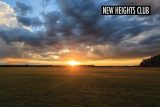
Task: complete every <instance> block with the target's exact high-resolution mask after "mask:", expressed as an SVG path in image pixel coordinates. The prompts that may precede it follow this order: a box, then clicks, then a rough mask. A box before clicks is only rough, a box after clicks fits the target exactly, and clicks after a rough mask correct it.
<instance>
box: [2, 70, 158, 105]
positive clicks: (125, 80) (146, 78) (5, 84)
mask: <svg viewBox="0 0 160 107" xmlns="http://www.w3.org/2000/svg"><path fill="white" fill-rule="evenodd" d="M0 107H160V68H129V67H128V68H125V67H124V68H123V67H112V68H92V67H90V68H56V67H53V68H0Z"/></svg>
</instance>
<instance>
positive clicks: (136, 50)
mask: <svg viewBox="0 0 160 107" xmlns="http://www.w3.org/2000/svg"><path fill="white" fill-rule="evenodd" d="M46 2H48V0H46ZM106 4H115V5H118V4H120V5H130V4H134V5H151V6H152V12H153V14H152V15H151V16H101V10H100V9H101V5H106ZM1 5H6V4H4V3H2V2H1ZM57 6H58V7H59V9H58V10H57V11H50V12H48V13H43V14H41V15H42V16H41V17H43V22H44V23H42V21H41V20H40V18H39V17H30V16H29V15H28V14H29V12H31V11H34V10H33V8H32V7H31V6H28V5H26V4H24V3H21V2H17V6H16V13H17V16H16V19H15V20H14V22H16V21H17V23H19V24H22V25H23V26H27V27H31V26H32V27H37V26H43V29H40V30H38V31H32V30H29V29H26V28H25V27H22V26H20V25H19V26H17V27H15V28H11V26H6V25H7V24H5V26H4V24H3V23H0V38H1V39H3V40H4V41H5V43H6V44H7V45H9V44H12V43H13V42H18V43H24V45H26V46H28V47H29V48H28V49H25V51H24V52H26V51H27V52H28V50H29V49H31V50H32V51H30V53H32V54H36V55H40V56H41V57H43V58H45V57H46V56H48V57H50V58H51V56H54V57H52V58H53V59H54V58H55V56H57V57H56V58H58V59H59V58H61V59H64V58H65V57H68V56H74V55H75V56H76V55H79V56H84V57H83V59H110V58H111V59H113V58H114V59H116V58H117V59H121V58H141V57H146V56H150V55H153V54H158V53H159V52H160V51H158V50H160V48H159V47H160V44H159V43H160V36H159V35H160V32H159V30H160V22H159V21H160V13H159V10H160V8H159V2H158V0H152V1H151V0H145V1H144V0H143V1H139V0H119V1H117V0H113V1H108V0H99V1H98V0H87V1H86V0H58V1H57ZM11 13H12V12H11ZM3 14H8V13H5V12H3ZM1 17H2V16H0V18H1ZM14 18H15V17H14ZM3 19H6V18H3ZM7 20H9V19H7ZM14 22H11V23H14ZM2 25H3V26H2ZM11 34H12V35H11ZM3 44H4V43H3ZM35 47H36V48H35ZM64 50H68V51H64ZM4 53H6V52H5V51H4ZM46 53H50V55H49V54H46ZM51 53H52V54H51ZM0 55H1V54H0ZM1 56H2V55H1ZM6 56H7V55H6Z"/></svg>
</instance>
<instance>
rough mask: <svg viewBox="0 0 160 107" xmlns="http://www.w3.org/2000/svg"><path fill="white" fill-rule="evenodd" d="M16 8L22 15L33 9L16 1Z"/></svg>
mask: <svg viewBox="0 0 160 107" xmlns="http://www.w3.org/2000/svg"><path fill="white" fill-rule="evenodd" d="M15 10H16V11H17V12H18V13H19V14H20V15H25V14H27V13H28V12H31V11H32V7H31V6H28V5H26V4H24V3H22V2H16V8H15Z"/></svg>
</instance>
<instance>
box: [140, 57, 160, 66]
mask: <svg viewBox="0 0 160 107" xmlns="http://www.w3.org/2000/svg"><path fill="white" fill-rule="evenodd" d="M140 66H141V67H160V55H157V56H153V57H150V58H147V59H144V60H143V61H142V62H141V63H140Z"/></svg>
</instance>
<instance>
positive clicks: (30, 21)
mask: <svg viewBox="0 0 160 107" xmlns="http://www.w3.org/2000/svg"><path fill="white" fill-rule="evenodd" d="M17 20H18V22H20V23H22V24H23V25H25V26H35V27H37V26H41V25H42V22H41V21H40V19H39V18H38V17H34V18H31V17H27V16H18V17H17Z"/></svg>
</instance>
